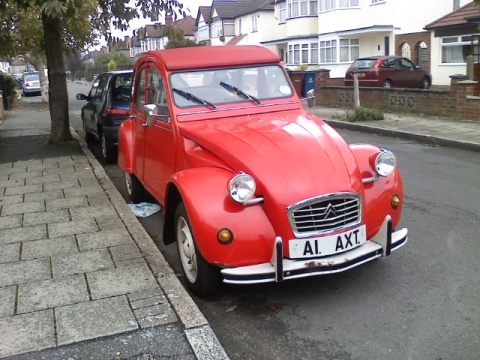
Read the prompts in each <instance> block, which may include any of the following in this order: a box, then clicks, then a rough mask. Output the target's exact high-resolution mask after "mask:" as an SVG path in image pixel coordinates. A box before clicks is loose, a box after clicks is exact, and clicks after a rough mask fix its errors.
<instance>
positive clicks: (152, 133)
mask: <svg viewBox="0 0 480 360" xmlns="http://www.w3.org/2000/svg"><path fill="white" fill-rule="evenodd" d="M147 74H148V79H147V80H148V81H147V89H146V92H145V93H146V97H145V102H146V104H147V105H152V104H153V105H155V106H156V108H155V109H156V110H155V114H153V115H151V116H149V119H148V125H147V126H146V127H145V128H144V129H145V142H144V159H145V161H144V178H145V183H146V184H147V188H148V190H149V191H150V192H151V193H152V195H154V197H155V198H156V199H157V200H158V201H159V202H160V203H161V204H163V203H164V200H165V189H166V187H167V183H168V180H169V179H170V177H171V175H172V174H173V173H174V172H175V145H174V133H173V126H172V118H171V114H170V110H169V105H168V94H167V91H166V86H165V79H164V77H162V74H161V72H160V71H159V69H158V68H157V67H155V65H154V64H153V63H152V64H150V65H149V66H148V67H147Z"/></svg>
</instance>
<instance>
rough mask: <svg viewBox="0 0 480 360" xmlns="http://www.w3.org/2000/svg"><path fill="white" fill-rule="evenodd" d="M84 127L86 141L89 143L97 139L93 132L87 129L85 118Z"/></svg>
mask: <svg viewBox="0 0 480 360" xmlns="http://www.w3.org/2000/svg"><path fill="white" fill-rule="evenodd" d="M82 127H83V133H84V134H85V141H86V142H87V144H90V143H93V142H94V141H95V136H93V134H92V133H91V132H89V131H88V130H87V124H86V123H85V120H84V119H82Z"/></svg>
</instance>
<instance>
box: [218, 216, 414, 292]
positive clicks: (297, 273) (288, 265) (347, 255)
mask: <svg viewBox="0 0 480 360" xmlns="http://www.w3.org/2000/svg"><path fill="white" fill-rule="evenodd" d="M407 239H408V230H407V229H406V228H404V229H400V230H398V231H392V223H391V218H390V217H389V216H387V217H386V218H385V221H384V222H383V225H382V227H381V229H380V231H379V232H378V233H377V235H375V236H374V237H373V238H372V239H370V241H367V242H366V243H364V244H363V245H361V246H359V247H357V248H355V249H353V250H350V251H346V252H343V253H340V254H337V255H333V256H327V257H324V258H309V259H301V260H293V259H287V258H283V251H282V249H283V247H282V240H281V238H280V237H277V238H276V240H275V246H274V249H273V253H272V260H271V261H270V262H268V263H263V264H258V265H250V266H243V267H237V268H226V269H223V270H222V271H221V273H222V275H223V277H224V280H223V281H224V282H226V283H230V284H256V283H266V282H275V281H276V282H279V281H283V280H289V279H297V278H302V277H309V276H316V275H326V274H334V273H339V272H343V271H347V270H349V269H352V268H354V267H357V266H360V265H362V264H365V263H367V262H369V261H372V260H375V259H377V258H379V257H382V256H388V255H390V253H391V251H394V250H397V249H399V248H400V247H402V246H403V245H405V244H406V242H407Z"/></svg>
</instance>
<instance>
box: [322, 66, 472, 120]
mask: <svg viewBox="0 0 480 360" xmlns="http://www.w3.org/2000/svg"><path fill="white" fill-rule="evenodd" d="M464 78H465V77H464V76H463V75H453V76H451V83H450V89H449V90H434V89H427V90H424V89H396V88H393V89H384V88H373V87H372V88H370V87H361V88H360V89H359V93H360V105H361V106H363V107H368V108H376V109H381V110H384V111H392V112H395V111H397V112H398V111H402V112H412V113H416V114H425V115H433V116H446V117H454V118H460V119H468V120H476V121H480V96H474V88H475V85H476V84H477V82H476V81H470V80H464ZM315 99H316V104H317V105H324V106H334V107H343V108H348V107H353V87H346V86H344V85H343V78H342V79H339V78H333V79H332V78H330V70H317V71H316V72H315Z"/></svg>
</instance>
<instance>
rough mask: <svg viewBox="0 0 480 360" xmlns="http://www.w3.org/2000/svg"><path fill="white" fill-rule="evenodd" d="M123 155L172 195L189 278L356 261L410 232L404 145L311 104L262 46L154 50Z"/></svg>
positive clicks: (140, 74)
mask: <svg viewBox="0 0 480 360" xmlns="http://www.w3.org/2000/svg"><path fill="white" fill-rule="evenodd" d="M132 94H133V99H132V102H131V106H130V113H131V114H130V118H129V119H127V120H125V121H124V122H123V123H122V124H121V126H120V129H119V154H118V162H119V165H120V166H121V168H122V169H123V170H124V171H125V180H126V186H127V190H128V193H129V195H130V198H131V200H132V201H134V202H138V201H141V200H143V197H144V196H145V194H146V192H145V191H147V192H148V193H150V194H151V195H153V197H154V198H155V199H156V200H157V201H158V202H159V203H160V204H161V205H162V207H163V212H164V217H165V223H164V228H163V241H164V242H165V243H166V244H170V243H174V242H176V244H177V246H178V253H179V256H180V260H181V264H182V267H183V270H184V272H185V279H186V282H187V285H188V287H189V288H190V289H191V290H192V291H193V292H194V293H196V294H197V295H199V296H209V295H212V294H214V293H215V292H216V290H217V289H218V286H219V281H220V279H223V281H224V282H226V283H233V284H252V283H264V282H274V281H283V280H287V279H295V278H301V277H306V276H314V275H322V274H331V273H337V272H342V271H346V270H349V269H352V268H354V267H356V266H359V265H361V264H364V263H366V262H369V261H372V260H374V259H377V258H379V257H382V256H387V255H390V253H391V251H393V250H395V249H398V248H399V247H401V246H402V245H404V244H405V243H406V242H407V229H406V228H403V229H400V228H399V223H400V216H401V212H402V203H403V187H402V180H401V177H400V173H399V171H398V169H397V168H396V160H395V156H394V155H393V154H392V153H391V152H390V151H388V150H385V149H381V148H379V147H377V146H375V145H367V144H350V145H349V144H347V143H346V142H345V141H344V140H343V139H342V138H341V137H340V135H339V134H338V133H336V132H335V131H334V130H333V129H332V128H331V127H330V126H328V125H327V124H326V123H325V122H323V121H322V120H321V119H319V118H317V117H315V116H314V115H312V114H310V113H308V112H307V111H305V109H304V107H303V105H302V102H301V100H300V99H299V98H298V96H297V95H296V93H295V91H294V88H293V86H292V83H291V81H290V80H289V78H288V75H287V73H286V71H285V69H284V68H283V67H282V64H281V61H280V58H279V56H277V55H276V54H274V53H272V52H271V51H270V50H267V49H266V48H263V47H259V46H214V47H208V46H205V47H190V48H178V49H166V50H159V51H151V52H147V53H145V54H143V55H142V56H141V57H140V58H139V59H138V60H137V62H136V65H135V69H134V75H133V89H132Z"/></svg>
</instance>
